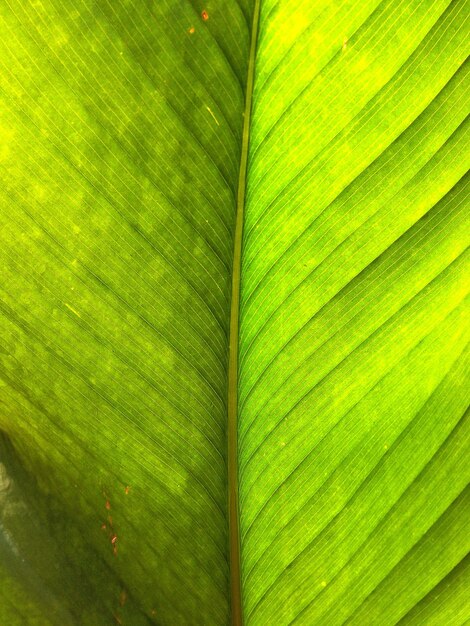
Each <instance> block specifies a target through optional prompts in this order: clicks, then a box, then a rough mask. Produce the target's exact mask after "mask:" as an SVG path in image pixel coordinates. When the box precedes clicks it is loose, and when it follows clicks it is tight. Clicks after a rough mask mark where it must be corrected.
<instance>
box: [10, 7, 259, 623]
mask: <svg viewBox="0 0 470 626" xmlns="http://www.w3.org/2000/svg"><path fill="white" fill-rule="evenodd" d="M203 8H205V9H206V10H207V12H208V17H209V19H207V20H203V19H202V16H201V11H202V9H203ZM222 9H223V10H222ZM0 19H1V25H2V33H3V36H2V41H1V43H0V48H1V53H0V64H1V77H0V93H1V108H0V111H1V112H0V128H1V136H2V145H1V153H0V168H1V173H0V176H1V178H2V181H3V183H2V188H1V191H0V193H1V202H2V206H3V209H2V212H1V218H0V219H1V228H0V239H1V241H0V262H1V265H2V284H1V286H0V309H1V317H0V380H1V385H2V386H1V388H0V429H1V430H3V431H4V433H6V434H7V435H8V437H9V441H10V443H11V445H10V444H9V448H8V449H9V450H10V452H9V453H8V455H7V456H9V458H11V459H13V462H12V463H10V465H9V467H8V470H6V471H8V476H9V479H8V480H10V481H11V484H13V485H16V484H17V482H18V486H17V487H15V491H14V494H15V495H14V496H11V497H12V498H13V502H14V505H12V506H13V508H14V509H15V510H16V509H17V510H18V512H17V513H15V515H10V514H8V512H7V510H6V509H5V507H9V504H8V502H9V501H10V496H9V497H8V498H7V500H5V501H4V503H3V505H2V513H1V515H2V524H7V526H5V527H4V528H3V526H2V533H0V541H1V544H0V545H1V546H2V554H1V555H0V556H1V558H0V561H1V563H2V565H1V568H2V570H1V573H0V575H1V580H2V598H4V596H8V597H9V598H10V599H11V601H10V603H9V604H4V605H2V611H3V613H2V623H8V624H12V625H14V624H17V623H18V624H23V623H27V624H29V623H31V624H35V623H41V624H44V623H47V620H49V621H50V623H51V624H55V623H60V624H64V625H66V624H80V625H82V624H93V625H94V626H95V625H96V626H98V624H109V623H114V622H116V623H123V624H125V623H129V624H147V623H159V624H171V625H174V624H200V623H207V624H223V623H226V621H227V619H228V617H227V616H228V557H227V528H226V499H227V486H226V480H227V479H226V452H225V450H226V395H227V390H226V375H227V372H226V370H227V341H228V320H229V305H230V303H229V298H230V279H231V263H232V246H233V224H234V215H235V194H236V188H237V182H238V168H239V155H240V147H241V131H242V122H243V118H242V111H243V106H244V95H245V94H244V80H245V76H246V65H247V59H248V44H249V28H250V19H251V18H250V10H249V3H248V2H246V1H244V2H241V3H240V4H239V3H237V2H236V1H235V0H227V1H224V3H223V6H222V3H220V2H216V1H214V0H212V1H211V2H208V3H207V5H205V7H203V6H202V3H200V2H196V1H195V2H188V1H186V0H177V1H174V0H161V1H159V2H152V3H151V2H138V3H130V2H115V1H114V0H113V1H111V0H103V1H101V2H94V1H92V0H86V1H85V2H79V3H77V2H68V1H61V0H44V1H43V2H27V1H24V2H23V1H20V2H18V1H10V0H8V1H6V2H4V3H3V4H2V7H1V9H0ZM5 450H6V449H3V448H2V450H1V453H0V462H1V463H2V464H3V465H4V466H5V467H6V460H4V458H3V457H4V456H5V455H6V454H7V453H6V451H5ZM20 475H21V481H20V479H19V477H20ZM20 483H21V484H20ZM22 498H23V499H24V502H23V504H21V500H22ZM21 507H23V510H24V511H25V515H22V514H21V510H22V509H21ZM10 508H11V507H10ZM33 510H37V511H38V512H39V513H38V515H37V516H36V514H34V515H33V514H32V511H33ZM28 511H30V513H26V512H28ZM5 520H6V521H5ZM41 520H42V521H41ZM40 522H41V523H40ZM5 533H6V534H5ZM26 535H28V538H27V539H26V538H25V537H26ZM6 537H8V538H9V539H8V541H7V540H6ZM15 546H16V547H15ZM4 552H5V555H7V554H8V556H5V557H4V554H3V553H4ZM25 553H26V555H25ZM23 559H26V561H27V562H25V561H23ZM48 569H50V576H49V575H48V571H47V570H48ZM63 579H66V580H67V582H66V584H64V585H61V584H59V583H61V581H62V580H63ZM77 580H78V581H79V583H80V584H77V585H75V582H74V581H77ZM32 581H36V582H34V583H33V582H32ZM59 587H60V589H59ZM121 593H123V594H124V595H122V596H121V595H120V594H121ZM39 596H41V597H43V599H44V604H42V603H41V602H39V601H38V597H39ZM51 607H52V608H53V610H52V609H51V610H50V611H49V610H48V609H49V608H51ZM10 611H11V613H10ZM41 620H42V621H41Z"/></svg>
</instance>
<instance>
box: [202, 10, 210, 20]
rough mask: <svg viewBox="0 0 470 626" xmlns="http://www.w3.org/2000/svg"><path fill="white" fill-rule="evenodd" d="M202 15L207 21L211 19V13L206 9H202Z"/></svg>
mask: <svg viewBox="0 0 470 626" xmlns="http://www.w3.org/2000/svg"><path fill="white" fill-rule="evenodd" d="M201 17H202V19H203V20H204V21H205V22H207V20H208V19H209V13H208V12H207V11H206V10H205V9H204V11H202V13H201Z"/></svg>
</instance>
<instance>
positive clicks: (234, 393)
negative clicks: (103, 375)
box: [228, 0, 261, 626]
mask: <svg viewBox="0 0 470 626" xmlns="http://www.w3.org/2000/svg"><path fill="white" fill-rule="evenodd" d="M260 5H261V0H255V6H254V10H253V26H252V31H251V45H250V58H249V62H248V77H247V83H246V99H245V113H244V122H243V136H242V149H241V155H240V175H239V179H238V194H237V212H236V223H235V236H234V249H233V269H232V272H233V274H232V299H231V311H230V339H229V366H228V504H229V537H230V546H229V549H230V595H231V614H232V626H242V624H243V615H242V602H241V569H240V531H239V511H238V445H237V440H238V437H237V430H238V423H237V422H238V420H237V417H238V336H239V319H240V279H241V261H242V239H243V221H244V220H243V217H244V209H245V195H246V173H247V167H248V148H249V142H250V117H251V102H252V98H253V84H254V77H255V57H256V42H257V37H258V23H259V14H260Z"/></svg>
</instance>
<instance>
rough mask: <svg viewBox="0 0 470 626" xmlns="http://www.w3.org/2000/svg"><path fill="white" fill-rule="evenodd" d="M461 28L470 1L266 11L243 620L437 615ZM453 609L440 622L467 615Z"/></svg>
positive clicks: (452, 321)
mask: <svg viewBox="0 0 470 626" xmlns="http://www.w3.org/2000/svg"><path fill="white" fill-rule="evenodd" d="M286 25H288V26H286ZM468 35H469V32H468V4H467V3H466V2H361V3H354V2H344V3H332V2H316V3H311V2H300V3H298V4H296V6H293V3H292V2H288V1H279V2H277V1H275V0H272V1H269V0H266V1H265V2H263V3H262V10H261V19H260V33H259V42H258V43H259V45H258V56H257V66H256V80H255V86H254V98H253V101H254V109H253V114H252V132H251V143H250V154H249V170H248V172H249V174H248V185H247V203H246V213H245V215H246V219H245V228H244V241H243V262H242V286H241V329H240V389H239V394H240V407H239V411H240V413H239V455H240V456H239V464H240V527H241V545H242V583H243V589H244V607H245V620H246V624H248V625H250V626H251V625H255V624H256V625H259V626H265V625H266V624H276V626H281V625H287V624H302V625H306V626H307V625H308V626H310V625H322V626H323V625H327V626H336V625H339V624H358V625H364V624H367V625H368V624H371V625H376V624H380V625H382V624H383V625H384V626H385V625H387V626H388V625H391V624H396V623H398V622H400V620H402V623H407V622H409V623H413V617H412V616H413V614H414V615H415V617H414V619H415V623H420V624H421V623H423V624H424V623H427V622H426V621H420V618H419V617H418V612H417V611H418V607H421V608H420V610H421V611H422V613H423V614H426V612H427V611H429V609H428V605H429V603H430V602H432V601H433V600H432V598H433V595H432V594H433V590H434V587H437V586H438V585H439V584H441V580H443V579H445V578H446V577H447V576H452V572H453V570H454V568H457V567H460V566H459V563H460V562H461V560H462V559H463V558H464V557H465V554H466V553H467V551H468V548H469V545H468V541H467V540H466V539H464V536H465V511H467V512H468V499H467V498H468V496H467V495H466V494H465V493H464V489H465V487H466V484H467V482H468V463H466V462H465V460H466V459H467V458H468V453H469V450H468V441H469V438H468V425H467V419H466V415H465V411H466V408H467V406H468V353H467V351H466V350H465V349H464V346H465V345H466V342H467V341H468V301H467V299H466V296H467V293H468V284H467V282H466V276H468V269H469V267H468V264H469V257H468V253H467V252H466V248H467V245H468V236H469V223H468V214H466V211H465V209H466V207H467V206H468V200H467V199H468V182H467V180H466V178H465V173H466V171H467V169H468V166H469V153H468V149H467V143H466V141H467V137H468V135H467V133H468V128H467V124H466V115H467V113H468V76H467V75H468V65H465V63H464V61H465V58H466V54H467V52H468V43H467V42H468ZM450 477H452V478H450ZM460 601H461V600H460V599H459V595H458V594H456V596H455V598H454V599H449V600H448V604H447V605H445V604H444V605H443V609H442V611H443V612H442V613H441V621H440V623H448V624H461V623H463V622H462V621H459V619H458V618H457V617H456V618H455V621H453V619H454V615H457V614H458V610H459V608H460V605H459V602H460ZM465 615H466V617H468V606H467V612H466V613H465Z"/></svg>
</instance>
